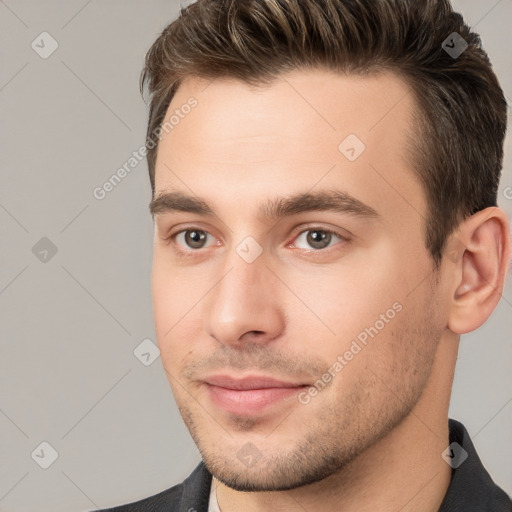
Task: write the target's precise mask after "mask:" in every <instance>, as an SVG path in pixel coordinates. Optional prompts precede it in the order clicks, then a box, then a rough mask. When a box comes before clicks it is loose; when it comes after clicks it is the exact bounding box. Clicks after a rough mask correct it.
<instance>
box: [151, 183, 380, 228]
mask: <svg viewBox="0 0 512 512" xmlns="http://www.w3.org/2000/svg"><path fill="white" fill-rule="evenodd" d="M149 210H150V212H151V215H152V216H153V217H155V216H159V215H163V214H165V213H171V212H187V213H196V214H198V215H205V216H216V213H215V211H214V210H213V208H212V207H211V206H210V205H209V204H208V203H207V202H206V201H205V200H204V199H202V198H199V197H194V196H190V195H187V194H184V193H183V192H162V193H160V194H158V195H157V196H156V197H155V198H154V199H153V200H152V201H151V203H150V204H149ZM310 211H332V212H336V213H342V214H349V215H354V216H357V217H361V218H366V219H372V218H373V219H375V218H378V217H380V215H379V213H377V211H376V210H374V209H373V208H372V207H371V206H369V205H367V204H365V203H363V202H362V201H360V200H359V199H356V198H355V197H353V196H351V195H350V194H348V193H347V192H343V191H341V190H322V191H317V192H304V193H298V194H294V195H292V196H286V197H279V198H275V199H268V200H267V201H266V202H265V203H263V204H261V205H260V207H259V209H258V213H259V215H260V217H261V218H263V219H264V220H266V221H271V220H276V219H279V218H283V217H287V216H291V215H296V214H299V213H303V212H310Z"/></svg>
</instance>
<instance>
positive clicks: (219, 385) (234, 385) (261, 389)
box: [204, 375, 307, 414]
mask: <svg viewBox="0 0 512 512" xmlns="http://www.w3.org/2000/svg"><path fill="white" fill-rule="evenodd" d="M204 383H205V385H206V388H207V391H208V394H209V397H210V399H211V401H212V402H213V403H214V404H215V405H216V406H217V407H220V408H221V409H223V410H224V411H226V412H228V413H231V414H258V413H262V412H263V411H264V410H266V409H269V408H270V407H271V406H276V405H278V404H283V401H284V400H286V399H288V398H290V397H292V396H293V395H296V394H297V393H299V392H300V390H302V389H303V388H304V387H306V386H307V384H303V383H296V382H287V381H282V380H278V379H274V378H272V377H265V376H246V377H243V378H233V377H230V376H227V375H213V376H210V377H207V378H205V379H204ZM297 403H298V402H297Z"/></svg>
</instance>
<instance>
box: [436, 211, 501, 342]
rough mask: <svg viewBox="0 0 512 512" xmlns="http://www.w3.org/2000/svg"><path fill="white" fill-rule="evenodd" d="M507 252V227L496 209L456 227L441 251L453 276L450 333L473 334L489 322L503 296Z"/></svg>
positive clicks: (479, 214)
mask: <svg viewBox="0 0 512 512" xmlns="http://www.w3.org/2000/svg"><path fill="white" fill-rule="evenodd" d="M510 251H511V238H510V224H509V221H508V218H507V216H506V214H505V212H504V211H503V210H501V209H500V208H498V207H490V208H486V209H485V210H481V211H479V212H477V213H475V214H474V215H472V216H471V217H468V218H467V219H466V220H464V221H462V222H461V223H460V225H459V227H458V228H457V231H456V232H455V233H454V234H453V235H452V236H451V237H450V239H449V242H448V244H447V247H446V251H445V254H446V257H447V258H448V259H449V260H450V261H449V262H448V265H449V271H450V272H451V273H453V281H452V285H451V289H450V290H449V292H450V296H449V310H450V311H449V318H448V328H449V329H450V330H451V331H453V332H455V333H457V334H465V333H467V332H471V331H474V330H475V329H477V328H478V327H480V326H481V325H482V324H483V323H484V322H485V321H486V320H487V319H488V318H489V316H490V315H491V313H492V312H493V310H494V308H495V307H496V305H497V304H498V302H499V300H500V298H501V295H502V293H503V287H504V284H505V278H506V274H507V271H508V268H509V265H510Z"/></svg>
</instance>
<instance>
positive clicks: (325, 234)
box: [293, 228, 347, 250]
mask: <svg viewBox="0 0 512 512" xmlns="http://www.w3.org/2000/svg"><path fill="white" fill-rule="evenodd" d="M342 240H347V238H345V237H343V236H341V235H340V234H338V233H335V232H334V231H329V230H327V229H320V228H312V229H307V230H306V231H303V232H302V233H300V234H299V236H298V237H297V238H296V239H295V242H294V244H293V245H294V246H296V247H298V248H299V249H314V250H320V249H325V248H327V247H329V246H331V245H332V244H331V242H334V243H336V242H338V241H342ZM299 244H302V247H301V246H300V245H299ZM305 244H307V245H309V247H308V246H305Z"/></svg>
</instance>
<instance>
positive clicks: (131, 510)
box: [99, 420, 512, 512]
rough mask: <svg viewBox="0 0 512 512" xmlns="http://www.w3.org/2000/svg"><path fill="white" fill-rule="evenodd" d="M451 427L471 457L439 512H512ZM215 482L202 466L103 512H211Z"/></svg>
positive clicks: (462, 434) (457, 428)
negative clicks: (145, 495)
mask: <svg viewBox="0 0 512 512" xmlns="http://www.w3.org/2000/svg"><path fill="white" fill-rule="evenodd" d="M449 425H450V444H451V443H453V442H456V443H458V444H459V445H460V446H462V447H463V448H464V450H465V451H466V452H467V454H468V457H467V459H466V460H465V461H464V462H462V464H461V465H460V466H459V467H457V468H456V469H453V470H452V480H451V482H450V486H449V487H448V491H447V493H446V496H445V498H444V500H443V503H442V505H441V508H440V509H439V512H512V501H511V500H510V498H509V496H507V494H505V492H504V491H503V490H501V489H500V488H499V487H498V486H497V485H496V484H495V483H494V482H493V481H492V479H491V477H490V476H489V473H487V471H486V470H485V468H484V467H483V465H482V462H481V461H480V459H479V457H478V455H477V453H476V451H475V447H474V446H473V443H472V442H471V439H470V438H469V434H468V432H467V431H466V429H465V428H464V426H463V425H462V424H461V423H459V422H458V421H455V420H450V421H449ZM452 455H454V454H453V452H452ZM453 465H456V464H453ZM211 481H212V475H211V473H210V472H209V471H208V470H207V469H206V467H205V465H204V464H203V462H201V463H200V464H199V465H198V466H197V467H196V469H195V470H194V471H193V472H192V473H191V474H190V476H189V477H188V478H187V479H185V480H184V481H183V482H182V483H181V484H179V485H175V486H174V487H171V488H170V489H167V490H166V491H163V492H161V493H159V494H155V495H154V496H151V497H149V498H146V499H143V500H140V501H137V502H134V503H130V504H127V505H121V506H118V507H114V508H109V509H105V510H101V511H99V512H207V510H208V500H209V496H210V485H211Z"/></svg>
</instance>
